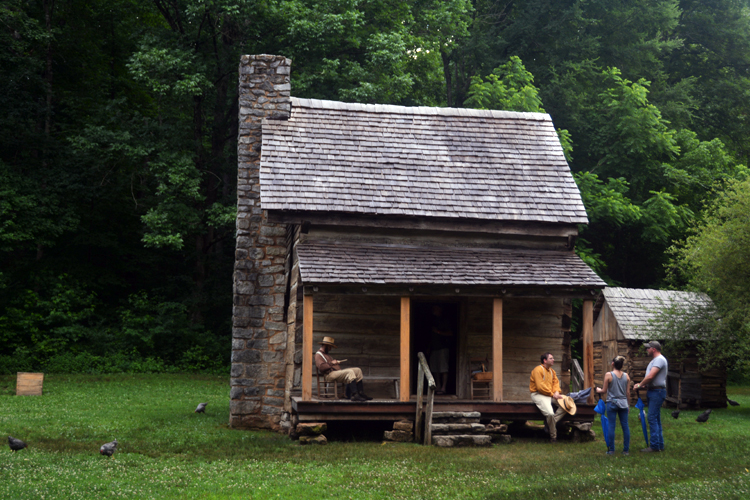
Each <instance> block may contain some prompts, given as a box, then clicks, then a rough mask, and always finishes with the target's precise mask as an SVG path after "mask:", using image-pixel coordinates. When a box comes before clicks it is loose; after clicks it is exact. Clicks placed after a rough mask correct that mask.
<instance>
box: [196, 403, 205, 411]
mask: <svg viewBox="0 0 750 500" xmlns="http://www.w3.org/2000/svg"><path fill="white" fill-rule="evenodd" d="M207 404H208V403H200V404H199V405H198V408H196V409H195V413H206V405H207Z"/></svg>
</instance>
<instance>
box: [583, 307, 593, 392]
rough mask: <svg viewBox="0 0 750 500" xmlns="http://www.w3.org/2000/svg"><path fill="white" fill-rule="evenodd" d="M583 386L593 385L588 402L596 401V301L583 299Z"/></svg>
mask: <svg viewBox="0 0 750 500" xmlns="http://www.w3.org/2000/svg"><path fill="white" fill-rule="evenodd" d="M581 333H582V337H583V339H582V340H583V387H584V388H587V387H591V394H590V395H589V398H588V403H590V404H593V403H594V301H593V300H584V301H583V330H582V332H581Z"/></svg>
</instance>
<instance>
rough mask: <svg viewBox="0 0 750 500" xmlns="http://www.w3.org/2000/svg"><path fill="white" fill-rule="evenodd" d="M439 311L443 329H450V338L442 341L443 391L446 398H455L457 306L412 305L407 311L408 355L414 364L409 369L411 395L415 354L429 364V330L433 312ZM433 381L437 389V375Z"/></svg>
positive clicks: (434, 374) (415, 363) (435, 304)
mask: <svg viewBox="0 0 750 500" xmlns="http://www.w3.org/2000/svg"><path fill="white" fill-rule="evenodd" d="M436 307H437V308H439V309H440V316H441V317H442V318H443V325H444V327H447V328H449V329H450V331H451V333H452V335H451V336H450V337H444V338H443V339H441V340H443V342H444V345H445V346H446V347H447V348H448V353H449V354H448V381H447V384H446V387H445V389H446V390H445V392H446V394H456V360H457V357H458V356H457V346H458V318H459V304H458V303H455V302H421V301H413V302H412V311H411V352H412V353H414V354H413V356H414V357H413V359H414V362H413V363H412V365H411V393H412V394H416V393H417V376H418V374H419V372H418V371H417V370H418V367H419V361H418V360H417V353H418V352H422V353H424V355H425V356H426V357H427V361H428V362H429V361H430V354H431V345H435V343H434V342H431V340H432V337H433V333H432V327H433V325H435V324H436V320H435V311H434V309H435V308H436ZM432 375H433V377H434V378H435V383H436V384H438V388H439V387H440V380H439V375H438V374H437V373H433V374H432ZM426 392H427V386H426V385H425V393H426Z"/></svg>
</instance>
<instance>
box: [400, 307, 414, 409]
mask: <svg viewBox="0 0 750 500" xmlns="http://www.w3.org/2000/svg"><path fill="white" fill-rule="evenodd" d="M410 344H411V298H409V297H401V352H400V356H401V378H400V380H399V384H400V385H399V393H400V396H401V397H400V400H401V401H409V396H410V395H411V389H410V387H411V381H410V380H409V376H410V373H411V366H410V364H409V362H410V360H411V353H410V352H409V350H410Z"/></svg>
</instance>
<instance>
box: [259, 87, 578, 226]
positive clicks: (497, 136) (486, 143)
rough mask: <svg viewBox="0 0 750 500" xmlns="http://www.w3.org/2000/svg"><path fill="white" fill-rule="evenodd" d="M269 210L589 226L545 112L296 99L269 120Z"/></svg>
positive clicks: (265, 151) (264, 162) (264, 182)
mask: <svg viewBox="0 0 750 500" xmlns="http://www.w3.org/2000/svg"><path fill="white" fill-rule="evenodd" d="M260 185H261V206H262V208H263V209H266V210H295V211H328V212H330V211H334V212H349V213H360V214H382V215H413V216H431V217H449V218H472V219H490V220H499V221H541V222H561V223H573V224H585V223H587V222H588V219H587V217H586V211H585V209H584V206H583V203H582V201H581V196H580V193H579V191H578V187H577V186H576V184H575V182H574V180H573V177H572V175H571V173H570V169H569V167H568V164H567V162H566V160H565V157H564V155H563V151H562V147H561V146H560V141H559V140H558V137H557V133H556V132H555V128H554V125H553V124H552V120H551V118H550V117H549V115H547V114H542V113H517V112H510V111H487V110H473V109H452V108H429V107H402V106H390V105H371V104H348V103H342V102H334V101H319V100H314V99H297V98H292V112H291V117H290V118H289V119H288V120H268V119H266V120H264V121H263V142H262V158H261V170H260Z"/></svg>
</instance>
